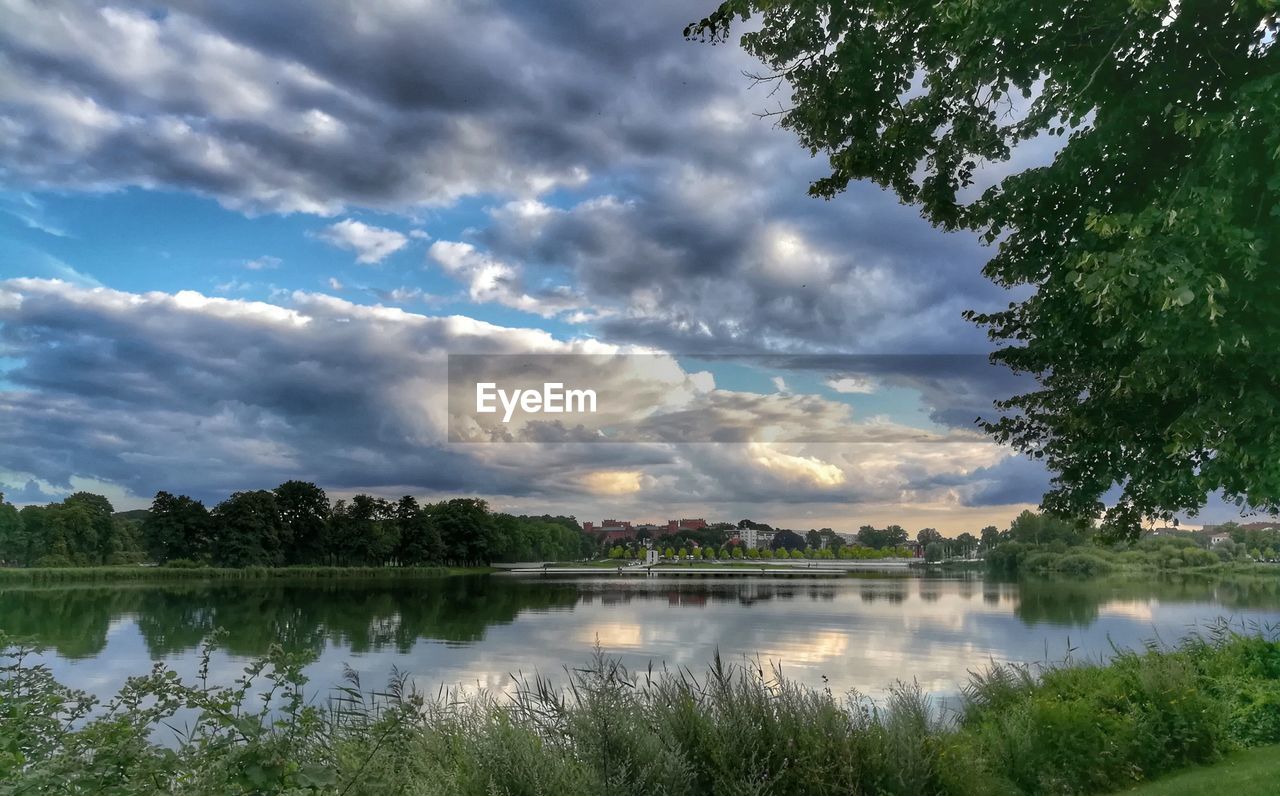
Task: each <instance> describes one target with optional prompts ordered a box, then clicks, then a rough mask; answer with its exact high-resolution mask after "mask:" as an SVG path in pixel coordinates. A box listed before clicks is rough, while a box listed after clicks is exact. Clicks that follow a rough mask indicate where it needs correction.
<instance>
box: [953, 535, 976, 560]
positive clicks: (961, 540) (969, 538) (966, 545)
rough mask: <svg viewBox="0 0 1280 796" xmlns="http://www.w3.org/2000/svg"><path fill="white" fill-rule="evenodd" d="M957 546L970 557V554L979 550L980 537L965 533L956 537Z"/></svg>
mask: <svg viewBox="0 0 1280 796" xmlns="http://www.w3.org/2000/svg"><path fill="white" fill-rule="evenodd" d="M956 544H958V545H959V546H960V550H961V551H962V552H963V553H964V554H965V555H966V556H968V555H969V554H970V553H972V552H973V551H975V550H977V549H978V537H976V536H974V535H973V534H971V533H969V532H968V531H965V532H964V533H962V534H960V535H959V536H957V537H956Z"/></svg>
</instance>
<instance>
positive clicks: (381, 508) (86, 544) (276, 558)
mask: <svg viewBox="0 0 1280 796" xmlns="http://www.w3.org/2000/svg"><path fill="white" fill-rule="evenodd" d="M595 550H596V542H595V540H593V539H592V538H591V537H589V536H587V535H586V534H584V533H583V532H582V529H581V528H580V527H579V525H578V523H577V521H576V520H575V519H573V518H572V517H552V516H541V517H527V516H513V515H509V514H499V513H494V512H491V511H490V510H489V507H488V505H487V504H486V503H485V501H483V500H479V499H476V498H456V499H453V500H445V501H441V502H439V503H426V504H420V503H419V502H418V501H417V500H416V499H415V498H413V497H411V496H408V495H406V496H405V497H402V498H400V499H399V500H396V501H388V500H385V499H383V498H379V497H373V496H370V495H356V496H354V497H352V498H351V499H350V500H338V501H336V502H333V503H331V502H330V501H329V498H328V496H327V495H326V494H325V492H324V490H323V489H321V488H320V487H318V486H316V485H315V484H311V483H307V482H304V481H288V482H286V483H283V484H281V485H280V486H278V487H276V488H275V489H273V490H265V489H263V490H255V491H246V492H236V493H235V494H233V495H231V496H230V497H228V498H227V499H226V500H224V501H222V502H221V503H219V504H217V505H216V506H214V507H213V508H212V509H209V508H206V507H205V505H204V504H203V503H202V502H200V501H199V500H196V499H194V498H191V497H189V496H187V495H173V494H170V493H168V492H157V493H156V496H155V499H154V500H153V501H152V504H151V508H150V510H148V511H143V512H129V513H127V514H126V515H123V516H122V515H115V514H114V512H113V509H112V506H111V503H110V501H108V500H107V499H106V498H105V497H102V496H101V495H91V494H88V493H84V492H79V493H76V494H74V495H72V496H71V497H68V498H67V499H66V500H64V501H63V502H61V503H52V504H49V505H47V506H43V507H39V506H27V507H25V508H23V509H22V510H21V511H18V510H16V509H14V507H13V506H11V505H9V504H7V503H3V500H2V498H0V562H3V563H5V564H8V565H11V566H12V565H18V566H91V565H97V564H126V563H138V562H141V561H145V560H151V561H154V562H156V563H160V564H167V563H174V562H193V563H197V564H210V565H214V566H224V567H247V566H268V567H274V566H288V565H298V564H326V565H335V566H377V565H399V566H418V565H458V566H462V565H474V564H484V563H489V562H492V561H516V560H559V559H576V558H582V557H586V556H590V555H592V554H593V553H594V552H595Z"/></svg>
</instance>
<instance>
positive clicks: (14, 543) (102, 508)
mask: <svg viewBox="0 0 1280 796" xmlns="http://www.w3.org/2000/svg"><path fill="white" fill-rule="evenodd" d="M145 558H146V555H145V553H144V552H143V546H142V539H141V537H140V535H139V532H138V524H137V522H136V521H131V520H129V519H126V518H123V517H119V516H116V515H115V511H114V509H113V508H112V506H111V501H109V500H107V499H106V498H105V497H103V496H102V495H94V494H90V493H88V492H76V493H75V494H74V495H71V496H70V497H68V498H67V499H66V500H63V501H62V502H61V503H50V504H49V505H47V506H24V507H23V508H22V509H21V510H19V509H16V508H14V506H13V505H12V504H10V503H6V502H4V497H3V495H0V563H4V564H7V565H9V566H35V565H39V566H51V567H65V566H93V565H97V564H131V563H137V562H140V561H143V560H144V559H145Z"/></svg>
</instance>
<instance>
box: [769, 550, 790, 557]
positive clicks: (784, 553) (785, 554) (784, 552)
mask: <svg viewBox="0 0 1280 796" xmlns="http://www.w3.org/2000/svg"><path fill="white" fill-rule="evenodd" d="M773 555H774V558H791V554H790V553H788V552H787V548H785V547H779V548H778V549H777V550H774V551H773Z"/></svg>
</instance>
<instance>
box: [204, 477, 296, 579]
mask: <svg viewBox="0 0 1280 796" xmlns="http://www.w3.org/2000/svg"><path fill="white" fill-rule="evenodd" d="M212 518H213V522H214V525H215V530H214V540H213V544H212V549H211V553H212V556H213V561H214V563H216V564H218V565H219V566H224V567H252V566H260V567H261V566H267V567H269V566H276V565H278V564H280V563H281V562H282V561H283V558H284V550H283V547H282V545H281V544H280V541H281V540H280V512H279V510H278V509H277V508H276V496H275V494H274V493H272V492H268V491H266V490H265V489H259V490H256V491H253V492H236V493H234V494H232V495H231V497H229V498H227V499H226V500H224V501H222V502H221V503H219V504H218V505H217V506H216V507H215V508H214V509H213V514H212Z"/></svg>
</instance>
